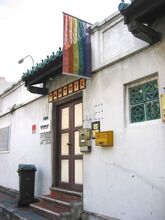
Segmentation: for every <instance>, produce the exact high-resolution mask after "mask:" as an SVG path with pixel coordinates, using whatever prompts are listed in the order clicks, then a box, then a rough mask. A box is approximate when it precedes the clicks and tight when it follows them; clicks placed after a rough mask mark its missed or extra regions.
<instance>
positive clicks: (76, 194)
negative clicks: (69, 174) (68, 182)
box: [49, 187, 83, 198]
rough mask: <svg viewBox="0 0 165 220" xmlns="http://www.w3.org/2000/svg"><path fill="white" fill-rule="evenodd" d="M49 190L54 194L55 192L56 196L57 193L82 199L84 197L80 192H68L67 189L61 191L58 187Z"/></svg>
mask: <svg viewBox="0 0 165 220" xmlns="http://www.w3.org/2000/svg"><path fill="white" fill-rule="evenodd" d="M49 189H50V191H51V193H53V192H55V193H56V194H57V193H64V194H67V195H71V196H76V197H80V198H82V196H83V194H82V192H79V191H72V190H66V189H61V188H58V187H50V188H49Z"/></svg>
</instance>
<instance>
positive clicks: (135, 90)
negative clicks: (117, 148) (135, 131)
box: [128, 80, 160, 123]
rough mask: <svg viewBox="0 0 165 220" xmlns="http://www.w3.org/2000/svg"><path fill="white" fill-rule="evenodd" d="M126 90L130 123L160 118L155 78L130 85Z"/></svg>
mask: <svg viewBox="0 0 165 220" xmlns="http://www.w3.org/2000/svg"><path fill="white" fill-rule="evenodd" d="M128 91H129V110H130V121H131V123H136V122H143V121H149V120H154V119H159V118H160V104H159V91H158V82H157V80H152V81H150V82H147V83H144V84H140V85H137V86H134V87H131V88H129V89H128Z"/></svg>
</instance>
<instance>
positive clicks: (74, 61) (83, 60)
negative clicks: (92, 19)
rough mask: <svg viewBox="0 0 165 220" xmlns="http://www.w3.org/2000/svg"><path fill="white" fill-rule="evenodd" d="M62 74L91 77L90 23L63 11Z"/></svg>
mask: <svg viewBox="0 0 165 220" xmlns="http://www.w3.org/2000/svg"><path fill="white" fill-rule="evenodd" d="M63 16H64V34H63V74H67V75H74V76H79V77H83V78H89V77H91V72H92V67H91V36H90V24H89V23H87V22H85V21H83V20H80V19H78V18H75V17H73V16H71V15H68V14H66V13H63Z"/></svg>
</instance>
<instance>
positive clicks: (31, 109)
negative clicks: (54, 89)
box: [0, 85, 52, 195]
mask: <svg viewBox="0 0 165 220" xmlns="http://www.w3.org/2000/svg"><path fill="white" fill-rule="evenodd" d="M19 91H21V92H22V93H21V94H20V93H19ZM27 93H28V92H27V91H26V90H25V89H24V85H22V88H21V87H18V88H17V89H16V90H15V91H14V92H12V93H10V94H9V95H8V96H6V97H5V98H4V99H3V102H2V108H3V109H5V110H7V109H8V107H7V106H9V105H13V104H14V103H15V102H16V103H17V104H18V105H19V104H20V103H22V101H27V100H26V97H27V96H29V98H28V99H29V100H32V99H34V97H36V95H33V94H31V96H30V93H29V94H27ZM18 94H20V95H18ZM21 97H22V98H21ZM18 99H19V101H17V100H18ZM10 101H11V102H10ZM3 104H4V105H3ZM5 112H6V111H5ZM5 112H4V113H5ZM45 116H48V117H49V119H50V117H51V107H50V105H49V104H48V98H47V96H45V97H41V98H38V99H37V100H35V101H33V102H30V103H29V104H28V105H24V106H22V107H20V108H18V109H17V110H15V111H14V112H13V113H7V114H6V115H1V117H0V126H1V127H3V126H4V125H6V124H10V125H11V139H10V149H9V153H0V185H1V186H5V187H9V188H12V189H17V190H18V189H19V177H18V174H17V169H18V165H19V164H20V163H23V164H34V165H35V166H36V168H37V172H36V181H35V194H36V195H39V194H45V193H48V192H49V187H50V186H51V184H52V179H51V178H52V177H51V163H52V162H51V145H50V144H46V145H41V144H40V134H39V123H40V121H42V119H43V117H45ZM33 124H36V127H37V129H36V133H35V134H32V125H33Z"/></svg>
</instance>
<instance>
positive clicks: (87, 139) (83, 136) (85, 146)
mask: <svg viewBox="0 0 165 220" xmlns="http://www.w3.org/2000/svg"><path fill="white" fill-rule="evenodd" d="M91 134H92V133H91V129H89V128H82V129H80V130H79V146H80V151H81V152H90V151H91Z"/></svg>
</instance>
